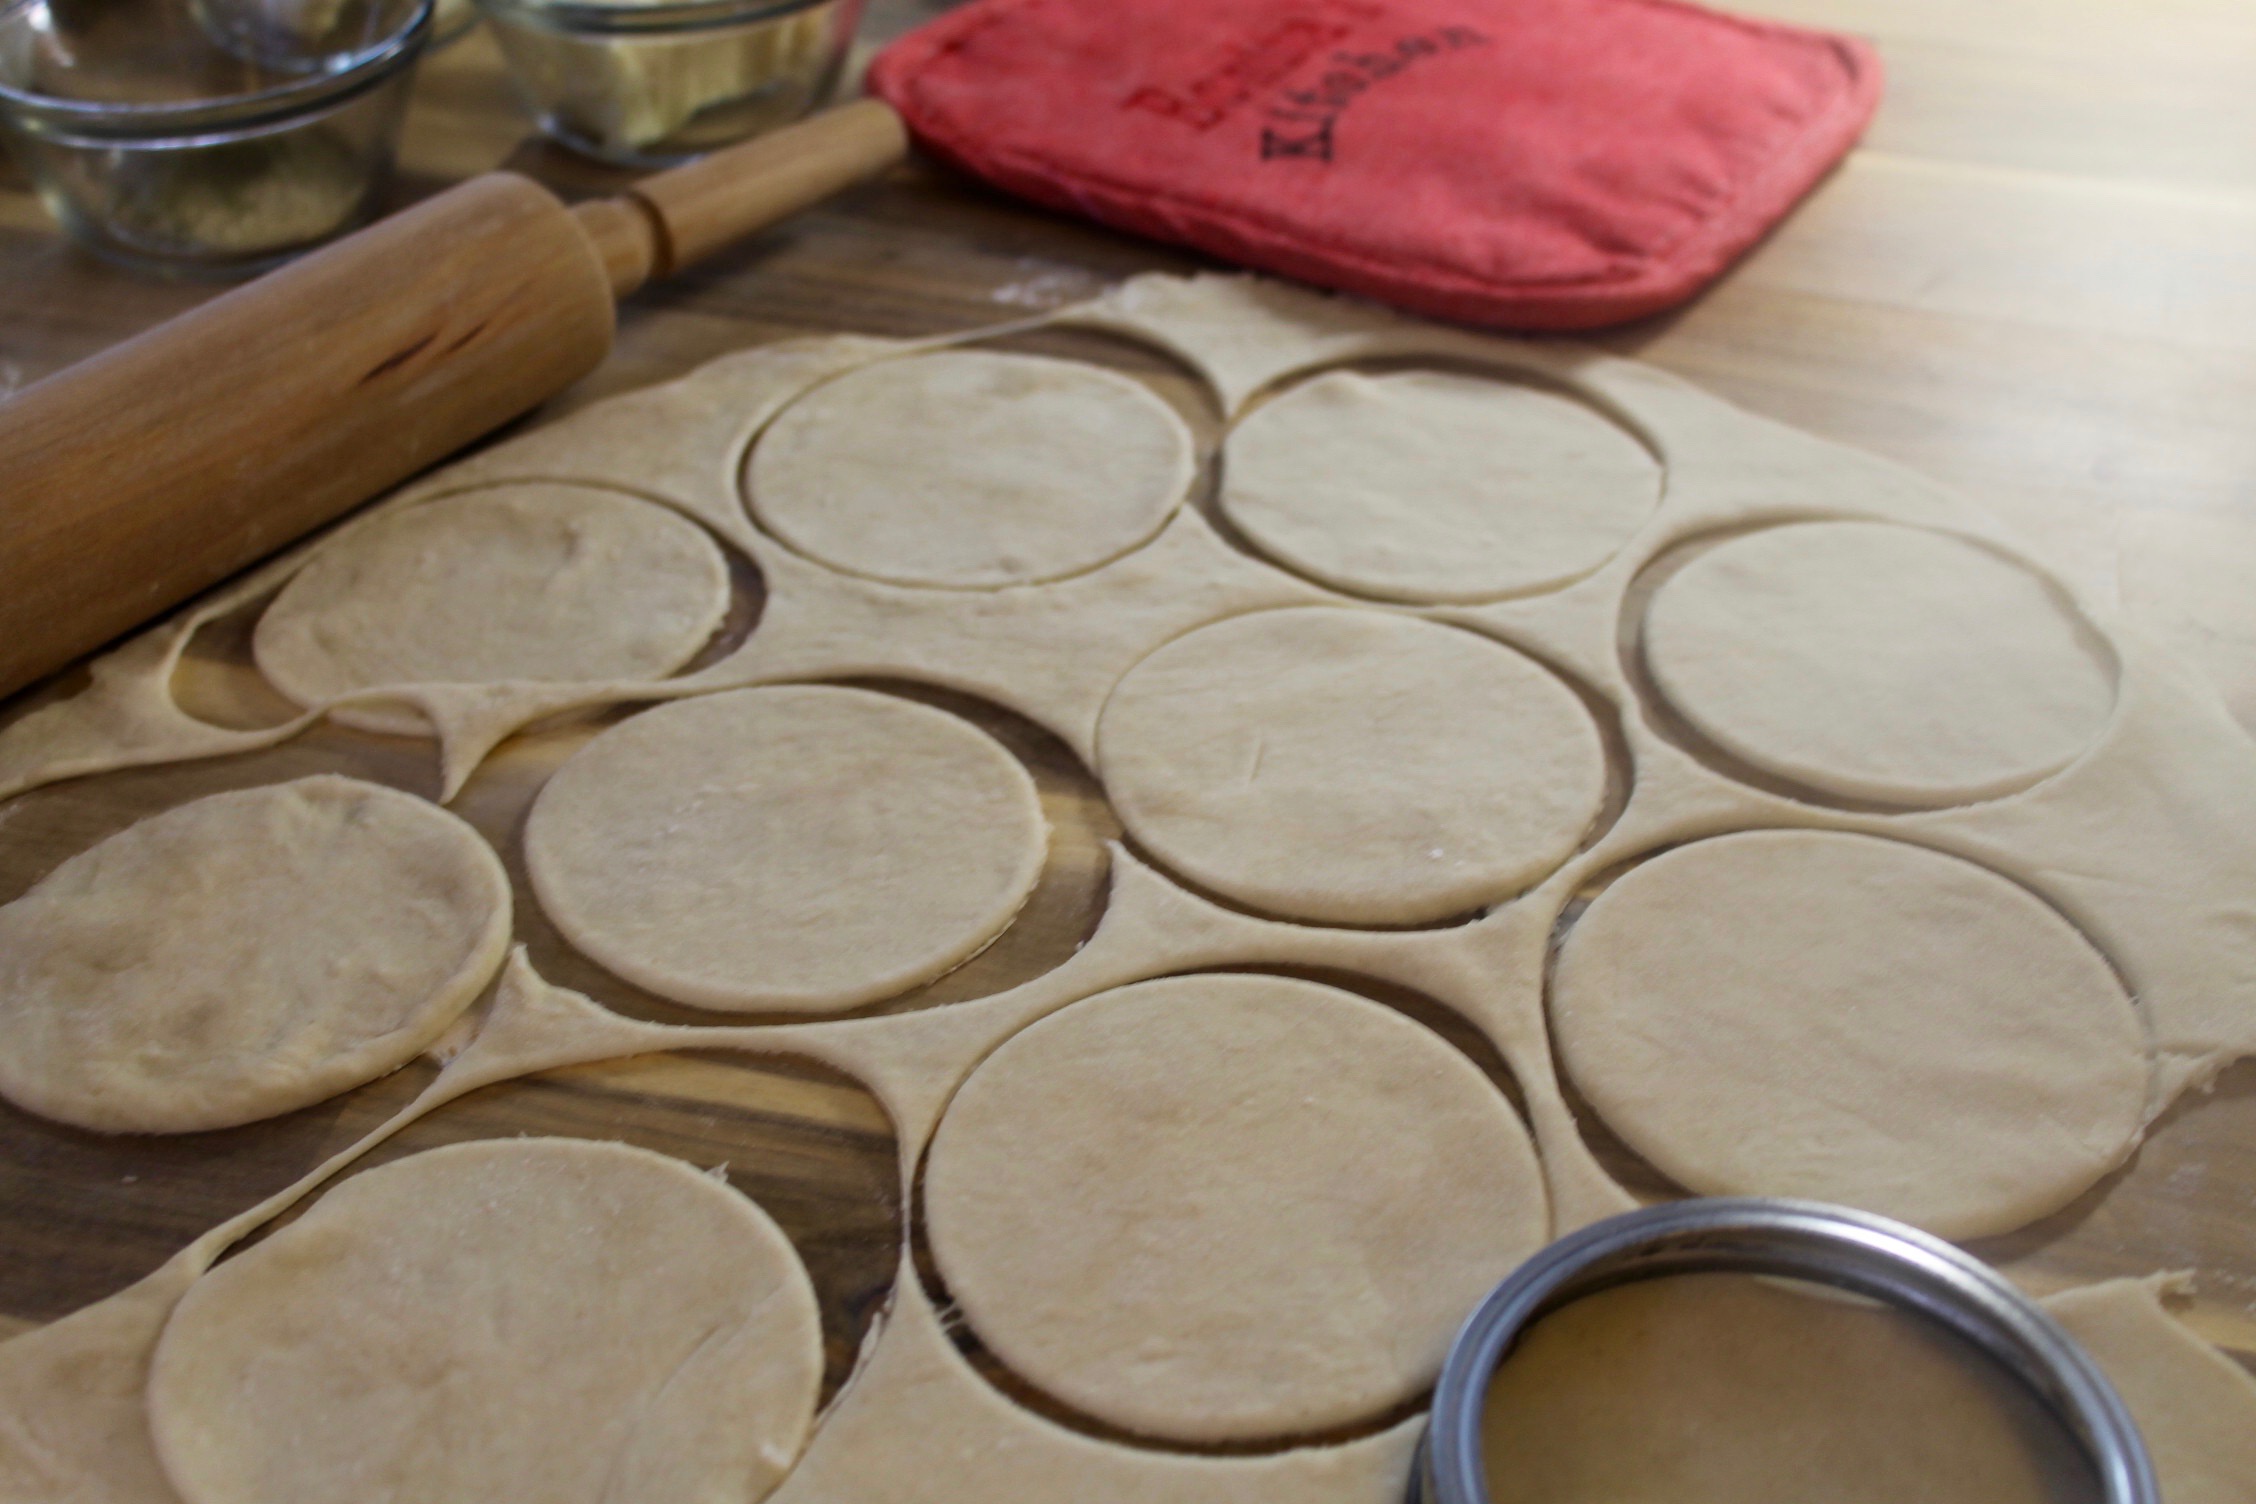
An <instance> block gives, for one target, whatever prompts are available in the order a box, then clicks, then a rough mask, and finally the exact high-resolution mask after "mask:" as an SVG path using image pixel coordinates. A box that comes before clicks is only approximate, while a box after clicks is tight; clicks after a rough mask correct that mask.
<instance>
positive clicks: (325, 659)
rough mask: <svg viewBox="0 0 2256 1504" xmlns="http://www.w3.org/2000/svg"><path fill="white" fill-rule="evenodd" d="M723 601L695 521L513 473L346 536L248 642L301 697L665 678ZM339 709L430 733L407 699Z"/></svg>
mask: <svg viewBox="0 0 2256 1504" xmlns="http://www.w3.org/2000/svg"><path fill="white" fill-rule="evenodd" d="M728 606H729V571H728V561H727V559H726V558H725V557H724V556H723V555H722V553H721V549H720V545H718V544H717V543H715V542H714V541H713V540H712V539H711V538H710V537H709V536H707V535H706V532H705V530H704V529H703V528H701V527H699V526H698V525H697V524H696V523H694V522H691V521H689V520H688V519H687V518H684V517H681V516H679V515H677V514H676V513H674V512H671V511H669V510H667V509H666V508H665V507H662V506H659V505H658V504H657V503H655V502H649V501H643V500H641V499H640V498H638V497H633V496H628V495H624V494H622V493H620V492H617V491H606V490H598V489H596V488H594V487H592V486H576V485H561V484H556V483H552V482H547V481H518V482H513V483H511V484H509V485H505V486H497V487H495V488H493V489H492V490H485V491H471V492H466V493H464V494H462V495H459V496H449V497H445V498H443V499H441V500H438V501H433V502H426V503H424V504H423V505H421V506H415V507H410V508H408V509H406V510H405V511H400V512H394V513H392V514H390V515H389V516H385V517H379V518H377V519H375V520H374V521H372V522H370V523H369V524H368V525H367V526H365V527H362V528H359V529H356V530H355V531H353V532H350V533H347V534H345V535H344V536H342V537H340V538H339V539H338V540H337V541H336V542H335V543H334V544H333V545H331V546H330V547H328V548H324V549H323V550H321V552H319V553H318V554H316V555H314V557H313V559H312V561H311V562H310V563H308V564H307V565H306V567H305V568H304V569H302V570H300V571H299V572H298V574H297V576H296V578H294V579H292V580H291V581H290V583H289V584H288V585H287V586H285V587H283V590H282V593H281V594H280V595H278V596H276V597H275V599H274V604H273V605H271V606H269V607H267V609H266V612H265V614H263V615H262V616H260V618H259V623H258V628H257V630H256V631H255V632H254V633H253V635H252V638H251V650H252V653H253V656H254V657H255V658H256V659H257V661H258V667H259V672H260V673H262V674H264V675H265V676H266V677H267V678H268V679H269V680H270V681H271V682H272V683H273V684H274V686H275V688H277V689H279V690H281V691H282V693H284V694H286V695H288V696H289V697H290V698H291V699H293V700H295V701H297V702H298V703H299V704H300V705H308V706H311V705H319V704H322V703H324V702H326V701H328V700H332V699H334V698H336V697H337V696H338V695H342V694H349V693H351V692H352V691H354V690H359V689H373V688H376V687H378V686H380V685H390V684H490V683H500V682H504V681H507V680H512V679H526V680H536V681H542V682H554V681H574V680H591V681H600V680H608V679H660V678H664V677H665V676H666V675H668V674H671V673H673V672H674V671H675V670H676V669H678V668H680V667H681V666H682V665H683V664H685V663H687V662H689V660H690V659H692V658H694V657H695V656H697V651H698V649H699V648H701V647H703V646H704V645H705V643H706V642H707V641H708V640H709V639H710V638H711V637H712V635H713V631H714V629H715V628H717V627H718V626H719V625H720V624H721V620H722V618H723V617H725V616H726V615H727V614H728ZM337 718H338V719H339V720H341V721H344V722H346V723H347V724H349V725H354V726H359V727H361V728H363V729H365V730H370V731H389V732H395V733H398V734H402V735H420V734H423V733H424V732H425V730H426V728H425V725H424V722H423V718H422V717H421V716H420V715H418V714H416V713H415V711H414V710H413V709H411V708H407V707H400V708H396V709H385V708H380V707H376V706H365V707H360V706H356V707H348V708H346V709H344V710H340V711H339V712H338V713H337Z"/></svg>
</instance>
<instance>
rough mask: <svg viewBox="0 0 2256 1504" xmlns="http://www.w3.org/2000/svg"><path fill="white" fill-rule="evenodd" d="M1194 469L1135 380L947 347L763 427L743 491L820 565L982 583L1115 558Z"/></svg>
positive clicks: (1016, 580) (1174, 431)
mask: <svg viewBox="0 0 2256 1504" xmlns="http://www.w3.org/2000/svg"><path fill="white" fill-rule="evenodd" d="M1196 473H1197V460H1196V455H1195V449H1194V446H1193V444H1192V442H1191V434H1190V430H1189V429H1188V428H1186V427H1184V425H1183V420H1182V419H1181V418H1180V417H1178V416H1176V413H1175V410H1174V409H1173V408H1171V407H1169V406H1168V405H1167V404H1166V403H1165V402H1162V401H1161V400H1160V399H1159V398H1158V397H1157V396H1155V395H1153V393H1152V392H1151V390H1150V388H1148V387H1146V386H1144V385H1143V384H1142V383H1141V382H1138V381H1134V380H1131V379H1130V378H1128V377H1126V376H1122V375H1119V374H1118V373H1116V372H1112V371H1107V370H1104V369H1102V368H1100V367H1097V366H1090V365H1083V364H1081V363H1080V362H1078V361H1069V360H1048V359H1044V358H1042V357H1039V356H1033V355H998V354H994V353H991V352H988V351H980V350H951V351H944V352H941V353H939V354H934V355H912V356H908V357H906V358H904V359H900V360H888V361H882V362H880V363H878V364H876V365H869V366H863V367H862V368H860V369H859V370H856V371H851V372H849V373H847V374H846V375H844V376H841V377H839V378H838V379H837V380H836V381H832V382H828V383H826V384H825V385H823V386H819V387H817V388H815V390H814V391H812V392H810V393H808V394H807V395H806V396H804V397H802V398H800V399H799V400H798V401H797V402H795V403H793V404H792V405H791V406H790V407H788V408H786V409H784V411H783V413H782V414H781V415H780V416H778V417H777V419H776V420H775V422H774V423H773V424H771V425H770V426H769V428H768V431H767V432H766V433H765V434H763V435H761V437H760V441H759V443H758V444H757V445H755V446H754V448H753V450H752V459H751V463H750V466H749V467H748V469H747V472H746V484H747V487H748V489H749V491H750V493H751V507H752V512H753V515H754V516H756V517H757V518H758V519H759V520H760V523H761V525H762V526H764V527H766V528H767V529H768V530H769V531H770V532H772V533H774V534H775V535H776V536H777V537H779V538H781V539H783V540H784V541H785V542H786V543H789V544H790V545H791V546H792V547H793V548H796V549H798V550H799V551H800V552H801V553H804V554H806V555H807V556H808V557H809V558H812V559H815V560H817V561H819V562H821V563H824V564H828V565H829V566H831V567H832V568H833V569H842V570H845V571H846V572H847V573H849V574H859V575H867V576H869V577H870V578H872V579H879V580H889V581H892V582H893V583H895V584H898V585H937V586H945V587H949V588H953V589H994V588H997V587H999V586H1004V585H1025V584H1031V583H1034V582H1036V581H1041V580H1055V579H1061V578H1063V577H1065V576H1067V575H1074V574H1080V573H1082V572H1084V571H1086V570H1090V569H1094V568H1096V567H1097V566H1098V565H1100V564H1104V563H1106V562H1108V561H1110V560H1112V559H1116V558H1118V557H1120V556H1121V555H1122V554H1124V553H1127V552H1128V551H1129V550H1130V549H1133V548H1135V547H1136V546H1137V545H1138V544H1141V543H1143V542H1145V541H1147V540H1148V539H1150V538H1151V536H1152V535H1153V534H1154V533H1156V532H1158V531H1159V530H1160V528H1161V526H1162V525H1164V524H1165V523H1166V521H1167V519H1168V518H1169V517H1170V516H1171V515H1173V513H1174V511H1175V508H1176V506H1177V504H1178V503H1180V502H1181V501H1182V499H1183V494H1184V492H1185V491H1187V490H1188V489H1189V488H1190V484H1191V480H1192V477H1193V476H1194V475H1195V474H1196Z"/></svg>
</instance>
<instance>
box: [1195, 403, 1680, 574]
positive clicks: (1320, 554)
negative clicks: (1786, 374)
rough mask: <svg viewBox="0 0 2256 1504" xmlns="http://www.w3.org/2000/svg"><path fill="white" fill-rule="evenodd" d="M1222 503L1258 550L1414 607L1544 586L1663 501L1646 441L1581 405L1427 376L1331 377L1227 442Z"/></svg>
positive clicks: (1273, 407)
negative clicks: (1635, 437)
mask: <svg viewBox="0 0 2256 1504" xmlns="http://www.w3.org/2000/svg"><path fill="white" fill-rule="evenodd" d="M1222 477H1223V484H1222V494H1221V505H1222V510H1223V512H1224V513H1225V514H1226V515H1227V516H1228V517H1229V519H1230V521H1231V522H1233V523H1234V524H1236V525H1237V527H1238V530H1239V531H1240V532H1242V533H1244V534H1245V535H1246V537H1247V538H1249V539H1251V540H1252V541H1253V543H1254V544H1255V545H1256V546H1257V547H1259V548H1260V549H1261V550H1262V552H1264V553H1266V554H1268V555H1269V556H1270V557H1272V558H1274V559H1276V560H1278V561H1279V562H1281V563H1283V564H1285V565H1287V566H1289V567H1291V568H1293V569H1296V570H1299V571H1300V572H1301V573H1303V574H1305V575H1308V576H1309V577H1310V578H1312V579H1316V580H1320V581H1322V582H1323V583H1325V584H1327V585H1333V586H1336V587H1338V588H1339V589H1342V590H1347V591H1352V592H1354V593H1356V594H1359V595H1369V596H1377V597H1380V598H1382V599H1386V600H1397V601H1413V602H1421V603H1431V602H1441V601H1479V600H1494V599H1496V598H1498V597H1501V596H1510V595H1524V594H1527V593H1530V592H1532V591H1538V590H1552V589H1556V588H1557V587H1559V586H1561V585H1565V584H1568V583H1570V582H1571V581H1574V580H1578V579H1580V578H1582V577H1583V576H1584V575H1586V574H1589V573H1590V572H1591V571H1592V570H1594V569H1596V568H1598V567H1599V566H1600V565H1601V564H1604V563H1605V562H1606V561H1607V560H1608V559H1610V558H1612V557H1613V556H1614V554H1615V553H1616V552H1617V551H1619V549H1620V548H1621V546H1622V545H1623V544H1624V543H1626V542H1627V541H1629V538H1630V535H1631V534H1633V533H1635V532H1636V531H1637V530H1638V528H1640V527H1642V526H1643V525H1644V524H1645V520H1646V519H1647V518H1649V517H1651V516H1652V515H1653V511H1654V509H1655V508H1656V507H1658V506H1659V505H1660V499H1661V470H1660V466H1659V465H1658V464H1656V463H1655V462H1654V460H1653V457H1652V456H1651V455H1650V454H1648V453H1647V452H1646V450H1645V448H1644V447H1643V446H1642V445H1640V444H1639V443H1638V442H1637V441H1636V440H1635V439H1633V438H1631V437H1630V436H1629V435H1628V434H1627V433H1625V432H1623V431H1622V430H1621V429H1619V428H1617V427H1615V426H1614V425H1613V424H1611V423H1609V422H1607V421H1606V420H1605V419H1604V418H1602V417H1600V416H1598V414H1596V413H1594V412H1592V411H1591V410H1590V409H1589V408H1587V407H1585V406H1583V405H1582V404H1581V403H1579V402H1576V401H1573V400H1572V399H1570V398H1567V397H1561V396H1555V395H1553V394H1551V393H1549V392H1545V391H1541V390H1538V389H1536V388H1534V387H1529V386H1522V385H1515V384H1512V383H1509V382H1502V381H1488V380H1482V379H1480V378H1479V377H1474V376H1459V375H1451V374H1448V373H1445V372H1438V371H1410V372H1403V373H1400V374H1396V375H1387V376H1364V375H1359V374H1357V373H1356V372H1353V371H1335V372H1332V373H1331V374H1329V375H1325V376H1319V377H1317V378H1316V379H1315V380H1313V381H1310V382H1307V383H1305V384H1303V385H1301V386H1298V387H1295V388H1293V389H1292V390H1291V391H1289V392H1287V393H1285V394H1284V395H1283V396H1281V397H1279V398H1277V399H1276V400H1275V401H1274V402H1271V403H1269V404H1267V405H1266V406H1264V407H1261V408H1259V409H1256V410H1255V411H1254V413H1253V414H1252V415H1251V416H1249V417H1248V418H1246V420H1245V421H1244V422H1242V423H1240V424H1239V425H1238V426H1237V428H1236V430H1235V431H1234V432H1232V433H1231V435H1230V437H1229V440H1228V441H1227V443H1225V445H1224V446H1223V471H1222Z"/></svg>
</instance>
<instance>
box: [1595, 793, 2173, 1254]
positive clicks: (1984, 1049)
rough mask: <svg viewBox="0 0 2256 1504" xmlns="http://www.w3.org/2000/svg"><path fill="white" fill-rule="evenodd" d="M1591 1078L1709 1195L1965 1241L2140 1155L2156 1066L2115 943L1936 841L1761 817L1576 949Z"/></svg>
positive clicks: (1660, 878) (1617, 887) (1659, 871)
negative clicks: (1775, 822) (1806, 1200)
mask: <svg viewBox="0 0 2256 1504" xmlns="http://www.w3.org/2000/svg"><path fill="white" fill-rule="evenodd" d="M1551 1021H1552V1027H1553V1029H1554V1032H1555V1034H1556V1037H1557V1040H1558V1046H1559V1052H1560V1055H1561V1057H1562V1058H1563V1060H1564V1061H1565V1064H1566V1067H1567V1071H1568V1074H1569V1075H1570V1076H1572V1078H1573V1079H1574V1081H1575V1083H1576V1084H1577V1085H1578V1086H1579V1087H1581V1089H1582V1091H1583V1093H1584V1095H1586V1096H1587V1097H1588V1098H1589V1099H1590V1102H1591V1104H1592V1105H1593V1106H1595V1107H1596V1108H1597V1110H1598V1113H1599V1115H1600V1116H1601V1117H1603V1118H1604V1119H1605V1120H1606V1122H1607V1123H1608V1124H1609V1125H1610V1126H1611V1127H1612V1128H1613V1129H1614V1130H1615V1131H1616V1132H1617V1133H1619V1134H1620V1135H1621V1136H1622V1137H1623V1138H1624V1139H1625V1140H1627V1141H1628V1142H1629V1144H1630V1146H1631V1147H1632V1148H1634V1149H1636V1150H1637V1151H1638V1152H1639V1153H1640V1154H1642V1155H1644V1156H1645V1158H1646V1159H1648V1160H1650V1161H1651V1162H1652V1163H1653V1164H1654V1165H1655V1166H1656V1167H1657V1168H1659V1169H1660V1170H1661V1171H1662V1172H1663V1173H1665V1174H1667V1175H1668V1176H1670V1177H1671V1178H1672V1179H1674V1180H1675V1181H1676V1182H1677V1183H1678V1184H1680V1185H1682V1186H1684V1187H1685V1188H1686V1189H1688V1190H1691V1191H1693V1192H1695V1193H1698V1194H1702V1195H1776V1196H1806V1197H1810V1198H1813V1199H1815V1200H1820V1201H1836V1202H1843V1203H1846V1204H1848V1205H1850V1206H1857V1207H1863V1208H1865V1209H1866V1210H1869V1211H1875V1212H1880V1213H1883V1214H1885V1215H1887V1216H1891V1217H1897V1218H1900V1219H1902V1220H1904V1221H1906V1222H1911V1223H1914V1224H1916V1225H1918V1226H1921V1227H1924V1228H1926V1229H1928V1230H1929V1231H1931V1232H1934V1233H1938V1234H1940V1235H1942V1236H1944V1237H1950V1238H1968V1237H1976V1236H1981V1235H1985V1234H1989V1233H1999V1232H2005V1231H2008V1230H2009V1229H2012V1228H2015V1227H2019V1226H2022V1225H2023V1224H2025V1223H2028V1222H2031V1221H2034V1220H2035V1219H2036V1218H2038V1217H2041V1216H2043V1215H2044V1214H2045V1213H2047V1212H2050V1211H2053V1210H2055V1209H2057V1208H2059V1207H2060V1206H2062V1205H2065V1204H2066V1203H2067V1202H2069V1201H2070V1200H2073V1199H2074V1198H2075V1197H2076V1196H2077V1195H2078V1194H2079V1193H2081V1192H2082V1191H2084V1190H2085V1189H2086V1188H2087V1187H2089V1186H2090V1185H2091V1184H2092V1183H2093V1182H2095V1181H2097V1180H2098V1179H2099V1178H2100V1177H2101V1176H2102V1175H2104V1174H2106V1173H2107V1172H2108V1171H2109V1170H2111V1169H2113V1168H2114V1167H2115V1166H2116V1165H2118V1164H2120V1163H2121V1162H2122V1161H2123V1159H2124V1158H2125V1156H2127V1155H2128V1154H2129V1153H2130V1151H2131V1149H2132V1147H2133V1145H2134V1144H2135V1143H2136V1142H2137V1138H2138V1133H2139V1130H2140V1128H2141V1127H2142V1126H2143V1124H2144V1121H2145V1108H2146V1098H2147V1087H2148V1076H2149V1074H2150V1065H2149V1059H2148V1053H2147V1048H2146V1043H2145V1037H2144V1033H2143V1030H2142V1029H2141V1027H2140V1023H2139V1020H2138V1016H2137V1014H2136V1013H2135V1011H2134V1010H2133V1008H2132V1005H2131V1002H2130V1000H2129V998H2127V997H2126V996H2125V995H2124V993H2123V990H2122V987H2121V985H2120V984H2119V983H2118V982H2117V981H2116V978H2115V975H2114V973H2113V972H2112V971H2111V970H2110V969H2109V968H2108V965H2107V962H2106V961H2105V959H2103V958H2102V957H2101V956H2100V954H2099V952H2097V951H2096V950H2094V949H2093V948H2092V947H2091V945H2090V943H2089V942H2088V941H2086V940H2085V939H2084V937H2083V936H2082V935H2081V934H2079V933H2078V932H2077V931H2076V930H2075V929H2074V928H2073V927H2072V926H2070V925H2069V923H2068V922H2067V921H2066V920H2064V919H2062V918H2061V917H2060V916H2059V915H2058V914H2056V913H2054V912H2053V911H2052V910H2051V909H2050V908H2047V907H2046V906H2045V905H2044V904H2043V903H2042V902H2040V901H2039V900H2037V899H2036V898H2034V897H2032V896H2031V895H2030V894H2029V893H2028V892H2026V891H2025V890H2023V889H2021V888H2019V887H2017V886H2015V885H2014V884H2012V883H2010V882H2007V881H2006V880H2005V879H2003V878H2001V877H1998V876H1996V875H1995V874H1993V873H1991V872H1989V871H1988V870H1986V869H1984V868H1981V867H1977V866H1975V865H1974V864H1972V863H1971V862H1965V861H1961V860H1959V859H1958V858H1956V857H1950V856H1944V855H1942V854H1940V853H1938V852H1934V851H1930V850H1927V849H1925V848H1923V847H1918V846H1911V845H1907V844H1904V843H1902V842H1898V841H1888V840H1881V839H1878V838H1875V837H1871V836H1859V835H1842V834H1838V833H1833V832H1825V831H1809V830H1764V831H1752V832H1743V833H1740V834H1737V835H1727V836H1720V837H1716V838H1714V839H1711V840H1705V841H1696V842H1694V843H1692V844H1691V845H1688V846H1680V847H1677V848H1676V849H1674V850H1671V851H1666V852H1663V853H1662V854H1661V855H1659V856H1656V857H1654V858H1652V859H1651V860H1649V861H1647V862H1644V863H1642V864H1640V865H1639V866H1636V867H1634V868H1632V869H1631V870H1630V871H1629V872H1627V873H1625V874H1624V875H1623V876H1622V877H1621V878H1619V879H1618V880H1617V881H1615V882H1614V883H1613V884H1612V885H1611V886H1610V887H1608V888H1607V889H1606V890H1605V891H1604V892H1603V893H1601V894H1600V895H1599V896H1598V897H1597V898H1596V899H1595V900H1593V901H1592V903H1591V905H1590V907H1589V908H1588V909H1587V910H1586V911H1585V912H1584V913H1583V915H1582V916H1581V918H1580V919H1579V920H1577V921H1576V923H1575V926H1574V928H1573V929H1572V930H1571V931H1570V932H1569V933H1568V935H1567V938H1566V940H1565V943H1564V944H1563V946H1562V947H1561V949H1560V953H1559V960H1558V968H1557V972H1556V975H1555V978H1554V982H1553V990H1552V999H1551Z"/></svg>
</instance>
